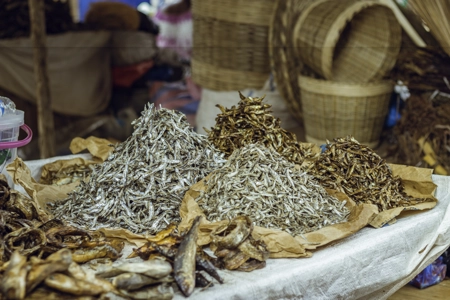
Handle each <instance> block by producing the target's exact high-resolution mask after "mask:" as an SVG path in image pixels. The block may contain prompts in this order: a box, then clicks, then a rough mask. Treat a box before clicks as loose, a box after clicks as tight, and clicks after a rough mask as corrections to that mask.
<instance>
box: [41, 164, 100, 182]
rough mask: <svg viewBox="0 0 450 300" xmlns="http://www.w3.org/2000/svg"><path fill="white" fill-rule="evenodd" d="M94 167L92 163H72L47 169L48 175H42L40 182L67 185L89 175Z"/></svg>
mask: <svg viewBox="0 0 450 300" xmlns="http://www.w3.org/2000/svg"><path fill="white" fill-rule="evenodd" d="M93 169H94V167H93V165H92V164H85V165H78V164H75V165H70V166H66V167H63V168H60V169H58V170H47V173H46V174H45V175H46V176H42V177H41V179H40V183H42V184H53V185H58V186H61V185H66V184H70V183H74V182H78V181H81V180H85V179H86V178H88V177H89V175H90V174H91V173H92V170H93Z"/></svg>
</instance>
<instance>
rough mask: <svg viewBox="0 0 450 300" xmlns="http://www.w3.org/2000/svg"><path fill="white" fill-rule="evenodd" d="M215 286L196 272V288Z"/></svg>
mask: <svg viewBox="0 0 450 300" xmlns="http://www.w3.org/2000/svg"><path fill="white" fill-rule="evenodd" d="M211 286H214V284H213V283H212V282H211V281H209V280H208V279H206V277H205V276H203V274H202V273H200V272H195V287H202V288H204V287H211Z"/></svg>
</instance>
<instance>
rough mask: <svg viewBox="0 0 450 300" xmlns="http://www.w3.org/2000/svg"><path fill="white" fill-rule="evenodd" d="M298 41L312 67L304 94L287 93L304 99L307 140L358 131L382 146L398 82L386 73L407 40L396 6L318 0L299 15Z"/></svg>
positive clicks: (295, 40) (302, 87)
mask: <svg viewBox="0 0 450 300" xmlns="http://www.w3.org/2000/svg"><path fill="white" fill-rule="evenodd" d="M280 1H283V0H280ZM290 1H295V0H290ZM288 3H289V1H288ZM293 44H294V45H293V46H294V48H295V49H296V50H297V53H296V55H297V57H298V58H297V59H299V60H301V62H302V63H303V64H304V65H305V66H306V67H307V68H308V69H311V70H312V72H309V73H308V74H309V75H310V76H306V75H305V74H301V75H300V76H299V79H298V85H299V87H300V97H301V100H299V99H298V98H297V99H286V100H288V101H301V112H300V113H298V112H297V114H298V117H301V118H302V119H303V121H304V124H305V132H306V139H307V141H309V142H314V143H318V144H322V143H324V142H325V141H326V140H327V139H328V140H332V139H333V138H335V137H339V136H346V135H353V136H354V137H355V138H356V139H357V140H358V141H360V142H362V143H365V144H368V145H369V146H372V147H374V146H376V145H377V144H378V142H379V139H380V135H381V131H382V128H383V122H384V119H385V117H386V115H387V112H388V107H389V99H390V96H391V94H392V91H393V87H394V85H393V83H392V82H389V81H383V78H384V77H385V76H386V75H387V74H388V73H389V71H390V70H391V69H392V68H393V67H394V65H395V62H396V60H397V56H398V53H399V51H400V44H401V27H400V24H399V23H398V21H397V19H396V17H395V15H394V13H393V12H392V11H391V9H390V8H388V7H386V6H383V5H382V4H380V2H378V1H370V0H340V1H335V0H317V1H314V2H312V3H310V4H309V5H307V6H306V7H305V8H303V10H302V13H301V14H300V16H299V17H298V18H297V20H296V25H295V28H294V30H293ZM311 74H313V75H312V76H311ZM319 78H320V79H319ZM291 106H294V105H291ZM300 114H301V116H300Z"/></svg>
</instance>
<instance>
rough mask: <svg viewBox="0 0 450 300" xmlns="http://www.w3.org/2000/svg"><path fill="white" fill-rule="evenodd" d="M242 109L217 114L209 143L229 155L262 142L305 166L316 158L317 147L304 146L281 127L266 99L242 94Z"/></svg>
mask: <svg viewBox="0 0 450 300" xmlns="http://www.w3.org/2000/svg"><path fill="white" fill-rule="evenodd" d="M240 97H241V101H239V103H238V106H237V107H235V106H232V107H231V108H224V107H222V106H221V105H217V107H219V108H220V110H221V111H222V113H221V114H219V115H217V118H216V125H215V126H214V127H213V128H211V130H210V131H209V130H207V129H205V130H206V131H207V132H208V135H209V140H210V141H211V142H212V143H214V145H215V146H216V147H217V148H218V149H220V150H221V151H223V152H224V153H225V154H226V155H227V156H229V155H231V154H232V153H233V151H234V150H236V149H238V148H241V147H243V146H245V145H248V144H256V143H262V144H264V145H265V146H266V147H271V148H273V149H274V150H275V151H277V152H278V153H280V154H281V155H282V156H284V157H285V158H286V159H287V160H289V161H291V162H293V163H296V164H299V165H301V164H302V162H303V161H304V160H305V159H312V158H315V157H316V156H317V155H316V152H315V151H313V146H312V145H309V144H301V143H299V142H298V141H297V138H296V136H295V134H293V133H291V132H289V131H286V130H284V129H283V128H281V121H280V119H277V118H275V117H274V116H273V115H271V114H270V112H271V111H270V110H269V109H270V107H271V105H270V104H263V100H264V97H262V98H258V97H255V98H252V97H248V98H245V97H244V96H243V95H242V94H240Z"/></svg>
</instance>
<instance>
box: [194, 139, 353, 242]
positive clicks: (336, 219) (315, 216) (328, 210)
mask: <svg viewBox="0 0 450 300" xmlns="http://www.w3.org/2000/svg"><path fill="white" fill-rule="evenodd" d="M206 185H207V189H206V191H204V192H201V193H200V195H199V197H198V198H197V199H196V201H197V202H198V204H199V206H200V208H201V209H202V210H203V212H204V213H205V215H206V217H207V219H208V220H210V221H219V220H224V219H234V218H235V217H237V216H239V215H247V216H249V217H250V218H251V219H252V220H253V222H254V224H255V225H257V226H261V227H266V228H274V229H282V230H285V231H287V232H288V233H290V234H294V235H298V234H302V233H307V232H311V231H315V230H318V229H320V228H322V227H323V226H327V225H331V224H336V223H340V222H344V221H346V218H347V215H348V213H349V211H348V209H347V208H346V207H345V201H342V202H341V201H339V200H338V199H336V198H334V197H332V196H330V195H329V194H328V193H327V192H326V191H325V189H324V188H323V187H322V186H321V185H319V184H318V183H317V182H316V181H315V180H314V179H313V177H312V176H310V175H308V174H306V173H305V172H303V171H300V170H298V169H295V165H294V164H293V163H291V162H289V161H287V160H286V159H285V158H284V157H283V156H281V155H280V154H278V153H277V152H275V151H274V150H273V149H271V148H266V147H264V146H263V145H261V144H249V145H247V146H245V147H243V148H241V149H238V150H236V151H235V152H234V153H233V154H232V155H231V156H230V158H229V160H228V161H227V163H226V164H225V165H224V166H223V167H222V168H220V169H218V170H216V171H214V172H212V173H211V175H210V177H209V178H208V179H207V180H206Z"/></svg>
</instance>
